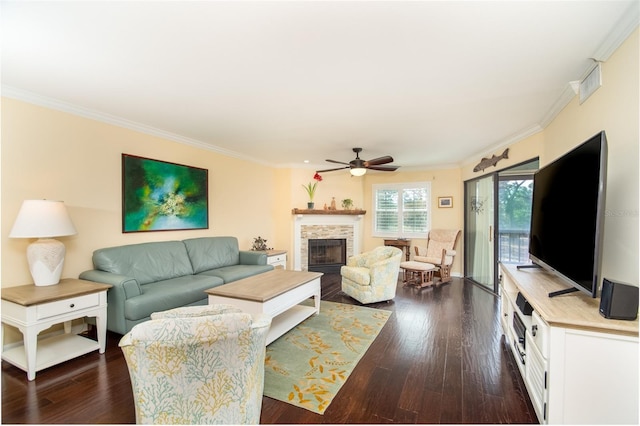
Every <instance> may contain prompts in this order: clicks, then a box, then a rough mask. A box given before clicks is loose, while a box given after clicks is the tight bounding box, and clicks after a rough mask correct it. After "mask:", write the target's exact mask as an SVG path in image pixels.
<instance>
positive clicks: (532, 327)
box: [531, 325, 538, 337]
mask: <svg viewBox="0 0 640 426" xmlns="http://www.w3.org/2000/svg"><path fill="white" fill-rule="evenodd" d="M531 334H533V337H536V334H538V326H537V325H532V326H531Z"/></svg>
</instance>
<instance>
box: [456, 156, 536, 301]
mask: <svg viewBox="0 0 640 426" xmlns="http://www.w3.org/2000/svg"><path fill="white" fill-rule="evenodd" d="M536 170H538V159H537V158H536V159H534V160H531V161H527V162H525V163H522V164H519V165H516V166H514V167H510V168H508V169H504V170H501V171H498V172H496V173H491V174H490V175H487V176H483V177H480V178H478V179H473V180H469V181H467V182H465V186H464V191H465V208H464V211H465V216H464V223H465V233H464V238H465V240H464V241H465V242H464V247H465V257H464V276H465V278H467V279H470V280H472V281H474V282H476V283H478V284H480V285H481V286H483V287H485V288H486V289H488V290H490V291H492V292H495V293H497V292H498V282H497V280H496V274H497V272H498V262H497V260H499V261H500V262H503V263H516V264H523V263H527V260H528V258H529V221H530V219H531V194H532V191H533V174H534V172H535V171H536Z"/></svg>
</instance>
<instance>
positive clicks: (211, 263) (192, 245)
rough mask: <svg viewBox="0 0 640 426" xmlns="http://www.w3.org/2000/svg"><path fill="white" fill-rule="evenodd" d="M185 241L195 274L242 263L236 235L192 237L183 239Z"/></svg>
mask: <svg viewBox="0 0 640 426" xmlns="http://www.w3.org/2000/svg"><path fill="white" fill-rule="evenodd" d="M183 243H184V245H185V247H186V248H187V252H188V254H189V258H190V259H191V265H192V266H193V271H194V273H195V274H198V273H200V272H203V271H208V270H210V269H216V268H222V267H224V266H231V265H237V264H239V263H240V249H239V248H238V239H237V238H236V237H202V238H191V239H188V240H183Z"/></svg>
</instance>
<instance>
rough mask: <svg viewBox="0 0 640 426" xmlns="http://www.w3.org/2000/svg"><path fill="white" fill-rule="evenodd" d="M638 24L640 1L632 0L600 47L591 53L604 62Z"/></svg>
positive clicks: (594, 57) (639, 19)
mask: <svg viewBox="0 0 640 426" xmlns="http://www.w3.org/2000/svg"><path fill="white" fill-rule="evenodd" d="M639 24H640V2H633V4H631V5H630V6H629V8H628V9H627V11H626V12H625V13H624V14H623V15H622V18H620V21H618V23H617V24H616V25H615V26H614V27H613V30H611V32H610V33H609V34H608V35H607V37H606V38H605V39H604V41H603V42H602V44H601V45H600V47H598V49H596V51H595V52H594V53H593V58H592V59H594V60H596V61H599V62H605V61H607V60H608V59H609V57H611V55H612V54H613V52H615V51H616V50H617V49H618V48H619V47H620V46H621V45H622V43H624V41H625V40H626V39H627V38H629V36H630V35H631V33H633V32H634V31H635V29H636V28H637V27H638V25H639Z"/></svg>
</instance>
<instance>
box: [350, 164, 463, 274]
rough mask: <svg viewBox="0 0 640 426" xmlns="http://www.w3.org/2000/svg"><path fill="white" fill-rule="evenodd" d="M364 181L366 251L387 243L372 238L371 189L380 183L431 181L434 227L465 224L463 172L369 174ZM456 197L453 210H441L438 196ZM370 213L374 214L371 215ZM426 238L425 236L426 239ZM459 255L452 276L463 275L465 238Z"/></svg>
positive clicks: (423, 241)
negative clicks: (461, 174)
mask: <svg viewBox="0 0 640 426" xmlns="http://www.w3.org/2000/svg"><path fill="white" fill-rule="evenodd" d="M364 177H365V179H364V180H363V184H364V205H365V208H366V210H367V214H366V215H365V218H364V222H363V234H364V235H363V250H365V251H366V250H370V249H372V248H374V247H376V246H380V245H382V244H384V239H383V238H377V237H373V235H372V234H373V214H372V212H371V210H372V208H373V193H372V187H373V185H376V184H381V183H404V182H431V215H432V216H431V228H434V229H436V228H438V229H439V228H445V229H460V230H462V225H463V207H464V206H463V204H462V196H463V192H462V191H463V189H462V188H463V186H462V180H461V176H460V169H442V170H428V171H420V172H417V171H416V172H411V171H409V172H394V173H387V174H385V173H367V174H366V175H365V176H364ZM449 196H450V197H453V207H452V208H438V197H449ZM370 212H371V213H370ZM425 237H426V236H425ZM426 242H427V240H426V239H416V238H414V239H412V240H411V245H412V248H411V250H412V253H413V246H415V245H422V246H424V245H426ZM456 251H457V252H458V255H457V256H456V257H455V258H454V262H453V267H452V274H454V275H461V274H462V266H461V265H462V253H463V244H462V235H461V236H460V238H459V240H458V244H457V245H456Z"/></svg>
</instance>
